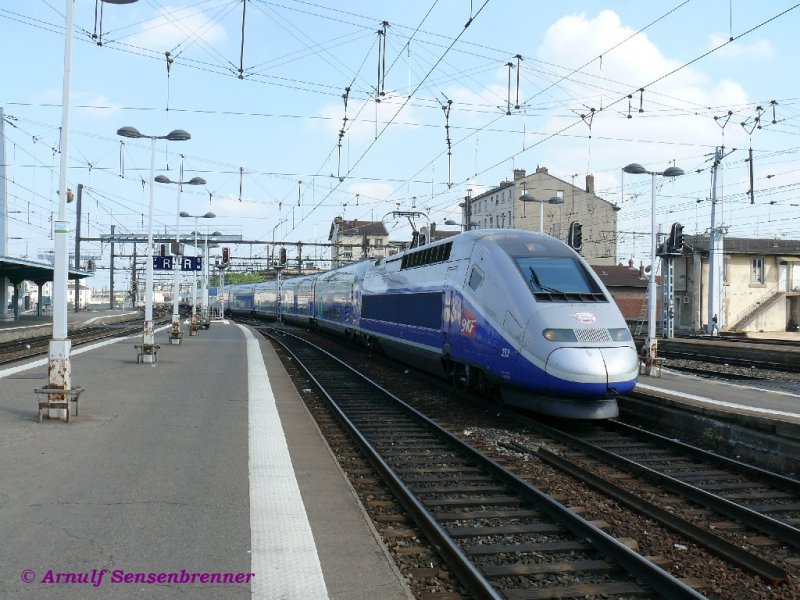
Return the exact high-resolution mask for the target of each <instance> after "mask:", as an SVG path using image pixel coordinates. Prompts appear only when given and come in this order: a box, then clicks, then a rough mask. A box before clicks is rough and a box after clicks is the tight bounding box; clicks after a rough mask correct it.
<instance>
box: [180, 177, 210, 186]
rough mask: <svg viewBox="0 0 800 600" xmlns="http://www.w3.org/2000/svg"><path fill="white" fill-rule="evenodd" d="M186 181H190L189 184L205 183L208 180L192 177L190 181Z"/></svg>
mask: <svg viewBox="0 0 800 600" xmlns="http://www.w3.org/2000/svg"><path fill="white" fill-rule="evenodd" d="M184 183H188V184H189V185H205V184H206V180H205V179H203V178H202V177H192V178H191V179H190V180H189V181H186V182H184Z"/></svg>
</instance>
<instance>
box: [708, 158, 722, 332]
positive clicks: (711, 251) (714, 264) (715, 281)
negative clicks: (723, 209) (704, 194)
mask: <svg viewBox="0 0 800 600" xmlns="http://www.w3.org/2000/svg"><path fill="white" fill-rule="evenodd" d="M721 160H722V152H721V149H720V148H716V149H715V150H714V166H713V167H712V168H711V230H710V232H709V237H708V326H707V327H708V329H707V331H708V335H715V331H714V329H715V328H716V334H719V332H720V330H721V329H722V302H721V300H722V273H723V260H724V259H723V254H722V232H721V231H720V230H719V228H718V227H717V171H718V169H719V163H720V161H721ZM715 326H716V327H715Z"/></svg>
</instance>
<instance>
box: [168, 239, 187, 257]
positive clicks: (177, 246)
mask: <svg viewBox="0 0 800 600" xmlns="http://www.w3.org/2000/svg"><path fill="white" fill-rule="evenodd" d="M170 250H171V251H172V254H174V255H175V256H183V254H184V252H183V243H181V242H170Z"/></svg>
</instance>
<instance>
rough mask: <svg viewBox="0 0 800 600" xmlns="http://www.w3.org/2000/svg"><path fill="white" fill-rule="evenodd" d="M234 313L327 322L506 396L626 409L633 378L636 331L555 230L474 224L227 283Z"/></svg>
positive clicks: (598, 410)
mask: <svg viewBox="0 0 800 600" xmlns="http://www.w3.org/2000/svg"><path fill="white" fill-rule="evenodd" d="M221 293H222V297H223V299H224V301H225V303H226V307H227V310H229V311H232V312H233V313H240V314H241V313H245V314H253V313H255V314H257V315H261V316H265V317H268V318H278V316H279V315H280V318H281V319H283V320H285V321H287V322H293V323H298V324H303V325H307V326H314V327H319V328H320V329H323V330H327V331H329V332H333V333H336V334H339V335H342V336H345V337H347V338H350V339H355V340H359V341H361V342H363V343H364V344H365V345H366V346H368V347H371V348H375V347H379V348H380V349H381V350H382V351H383V352H384V353H385V354H386V355H388V356H390V357H393V358H397V359H399V360H401V361H403V362H405V363H408V364H411V365H414V366H416V367H418V368H421V369H423V370H426V371H429V372H433V373H435V374H438V375H442V376H446V377H448V378H451V379H452V380H453V381H454V383H456V384H457V385H460V386H465V387H469V388H473V389H477V390H481V391H485V390H497V391H499V393H500V396H501V398H502V401H503V402H505V403H508V404H513V405H516V406H520V407H524V408H527V409H530V410H534V411H537V412H541V413H545V414H549V415H554V416H558V417H567V418H578V419H602V418H609V417H614V416H617V414H618V408H617V403H616V399H615V396H617V395H618V394H624V393H626V392H629V391H630V390H632V389H633V387H634V386H635V385H636V376H637V374H638V367H639V361H638V356H637V353H636V348H635V346H634V343H633V340H632V338H631V334H630V331H629V330H628V327H627V325H626V323H625V320H624V319H623V317H622V314H621V313H620V311H619V309H618V308H617V306H616V304H615V303H614V301H613V300H612V299H611V297H610V295H609V293H608V291H607V290H606V289H605V287H604V286H603V284H602V282H601V281H600V280H599V279H598V277H597V276H596V275H595V274H594V272H593V271H592V269H591V268H590V267H589V266H588V265H587V264H586V262H585V261H584V260H583V258H581V256H580V255H579V254H578V253H576V252H575V251H574V250H573V249H572V248H570V247H569V246H567V245H566V244H564V243H563V242H561V241H559V240H557V239H555V238H552V237H550V236H547V235H543V234H538V233H532V232H527V231H517V230H508V229H485V230H479V231H468V232H465V233H462V234H459V235H456V236H453V237H450V238H447V239H445V240H440V241H437V242H433V243H430V244H427V245H424V246H421V247H417V248H412V249H410V250H406V251H404V252H401V253H399V254H395V255H393V256H390V257H388V258H380V259H377V260H375V259H373V260H365V261H362V262H359V263H355V264H351V265H348V266H346V267H342V268H338V269H334V270H332V271H328V272H325V273H318V274H313V275H306V276H300V277H294V278H290V279H285V280H283V281H282V282H280V287H279V284H278V282H277V281H269V282H264V283H257V284H244V285H232V286H227V287H225V288H224V289H223V290H221Z"/></svg>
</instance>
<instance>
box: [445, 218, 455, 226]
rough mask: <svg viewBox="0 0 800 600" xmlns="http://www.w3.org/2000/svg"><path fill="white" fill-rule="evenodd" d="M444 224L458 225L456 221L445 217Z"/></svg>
mask: <svg viewBox="0 0 800 600" xmlns="http://www.w3.org/2000/svg"><path fill="white" fill-rule="evenodd" d="M444 224H445V225H458V223H456V222H455V221H453V219H447V220H446V221H445V222H444Z"/></svg>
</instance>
